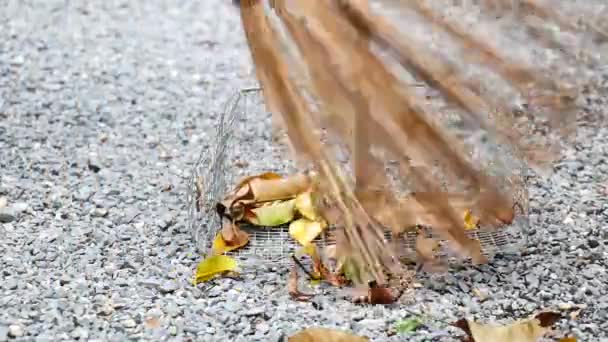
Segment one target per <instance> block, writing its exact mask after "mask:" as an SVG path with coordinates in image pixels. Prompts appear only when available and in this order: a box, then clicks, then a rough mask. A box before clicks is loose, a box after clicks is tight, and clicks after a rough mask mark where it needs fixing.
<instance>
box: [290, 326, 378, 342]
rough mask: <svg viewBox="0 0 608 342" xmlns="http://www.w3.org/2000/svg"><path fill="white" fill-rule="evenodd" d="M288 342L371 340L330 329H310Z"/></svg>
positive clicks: (363, 341)
mask: <svg viewBox="0 0 608 342" xmlns="http://www.w3.org/2000/svg"><path fill="white" fill-rule="evenodd" d="M287 341H288V342H368V341H369V338H367V337H361V336H356V335H353V334H351V333H348V332H346V331H340V330H334V329H328V328H308V329H305V330H302V331H300V332H299V333H297V334H295V335H293V336H290V337H289V338H287Z"/></svg>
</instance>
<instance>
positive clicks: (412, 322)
mask: <svg viewBox="0 0 608 342" xmlns="http://www.w3.org/2000/svg"><path fill="white" fill-rule="evenodd" d="M421 325H422V321H421V320H420V319H419V318H418V317H411V318H408V319H404V320H401V321H399V322H397V324H396V325H395V330H397V332H398V333H399V334H407V333H410V332H412V331H414V330H416V329H418V327H419V326H421Z"/></svg>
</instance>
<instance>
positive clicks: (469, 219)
mask: <svg viewBox="0 0 608 342" xmlns="http://www.w3.org/2000/svg"><path fill="white" fill-rule="evenodd" d="M478 224H479V218H478V217H476V216H475V215H473V213H472V212H471V210H470V209H467V210H465V212H464V229H465V230H473V229H475V228H477V225H478Z"/></svg>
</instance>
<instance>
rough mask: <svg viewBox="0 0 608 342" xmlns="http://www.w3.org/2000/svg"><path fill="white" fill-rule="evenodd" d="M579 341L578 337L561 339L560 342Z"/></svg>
mask: <svg viewBox="0 0 608 342" xmlns="http://www.w3.org/2000/svg"><path fill="white" fill-rule="evenodd" d="M576 341H577V339H576V337H564V338H560V339H559V342H576Z"/></svg>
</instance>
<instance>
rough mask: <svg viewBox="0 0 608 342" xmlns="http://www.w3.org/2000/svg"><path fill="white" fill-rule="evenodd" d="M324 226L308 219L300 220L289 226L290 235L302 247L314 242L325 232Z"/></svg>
mask: <svg viewBox="0 0 608 342" xmlns="http://www.w3.org/2000/svg"><path fill="white" fill-rule="evenodd" d="M323 228H324V227H323V224H322V223H321V222H317V221H310V220H308V219H304V218H302V219H299V220H295V221H293V222H291V223H290V224H289V235H290V236H291V237H292V238H293V239H294V240H296V241H298V243H299V244H300V245H302V246H306V245H307V244H309V243H310V242H312V241H313V240H314V239H315V238H316V237H317V236H319V234H321V232H322V231H323Z"/></svg>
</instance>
